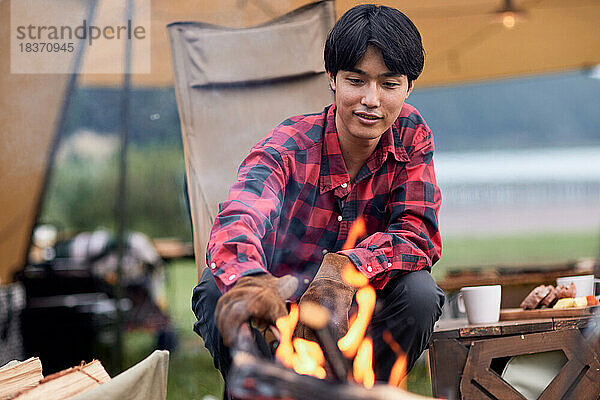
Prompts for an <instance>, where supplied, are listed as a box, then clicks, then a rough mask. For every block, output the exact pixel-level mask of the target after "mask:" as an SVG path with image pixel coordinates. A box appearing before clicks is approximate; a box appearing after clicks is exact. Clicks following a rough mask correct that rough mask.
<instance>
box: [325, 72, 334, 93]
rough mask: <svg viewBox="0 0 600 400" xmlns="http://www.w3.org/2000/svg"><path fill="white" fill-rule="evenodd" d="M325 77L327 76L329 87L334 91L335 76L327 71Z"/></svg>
mask: <svg viewBox="0 0 600 400" xmlns="http://www.w3.org/2000/svg"><path fill="white" fill-rule="evenodd" d="M327 78H329V87H330V88H331V90H333V91H334V92H335V76H333V75H332V74H331V72H328V73H327Z"/></svg>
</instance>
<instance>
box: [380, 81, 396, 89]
mask: <svg viewBox="0 0 600 400" xmlns="http://www.w3.org/2000/svg"><path fill="white" fill-rule="evenodd" d="M383 86H384V87H386V88H390V89H391V88H396V87H398V86H400V84H399V83H398V82H383Z"/></svg>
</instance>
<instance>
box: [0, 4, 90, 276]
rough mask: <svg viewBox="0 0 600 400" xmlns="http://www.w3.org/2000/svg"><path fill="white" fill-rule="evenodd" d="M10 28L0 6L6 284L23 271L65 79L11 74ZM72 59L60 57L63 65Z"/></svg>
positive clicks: (0, 246)
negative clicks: (18, 272) (62, 59)
mask: <svg viewBox="0 0 600 400" xmlns="http://www.w3.org/2000/svg"><path fill="white" fill-rule="evenodd" d="M77 3H81V2H77V1H70V2H68V3H66V4H65V9H69V12H70V13H71V14H73V15H75V14H79V15H78V18H84V15H85V11H86V9H85V7H82V6H79V7H78V4H77ZM71 6H72V7H71ZM49 12H50V11H49ZM10 27H11V23H10V1H1V2H0V54H2V57H0V93H1V96H0V134H1V140H0V177H1V182H2V190H1V191H0V284H6V283H10V282H11V281H12V280H13V276H14V274H15V272H17V271H19V270H21V269H22V268H23V267H24V266H25V262H26V257H27V251H28V248H29V239H30V236H31V231H32V229H33V225H34V223H35V218H36V217H37V214H38V210H39V205H40V197H41V195H42V190H43V187H44V180H45V178H46V169H47V167H48V159H49V156H50V153H51V150H52V149H51V147H52V143H53V139H54V134H55V131H56V126H57V122H58V118H59V116H60V111H61V108H62V105H63V103H64V101H65V92H66V88H67V82H68V79H69V75H66V74H63V75H56V74H55V75H50V74H18V73H11V70H10V56H9V55H10V52H11V48H10V37H11V35H10V31H9V29H10ZM74 54H75V52H73V53H65V54H64V57H65V62H70V60H69V58H72V57H74Z"/></svg>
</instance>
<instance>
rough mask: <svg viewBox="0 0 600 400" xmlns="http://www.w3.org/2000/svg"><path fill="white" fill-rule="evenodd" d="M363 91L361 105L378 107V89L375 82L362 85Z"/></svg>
mask: <svg viewBox="0 0 600 400" xmlns="http://www.w3.org/2000/svg"><path fill="white" fill-rule="evenodd" d="M364 90H365V91H364V93H363V97H362V101H361V103H362V105H364V106H365V107H368V108H376V107H379V91H378V88H377V84H376V83H371V84H368V85H365V86H364Z"/></svg>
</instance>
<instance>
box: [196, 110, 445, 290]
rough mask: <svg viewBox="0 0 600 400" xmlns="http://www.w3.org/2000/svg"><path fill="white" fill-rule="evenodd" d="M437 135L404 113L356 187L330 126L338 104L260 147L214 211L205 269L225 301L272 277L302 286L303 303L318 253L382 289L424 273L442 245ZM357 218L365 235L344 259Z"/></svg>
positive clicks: (289, 124)
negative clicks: (237, 288)
mask: <svg viewBox="0 0 600 400" xmlns="http://www.w3.org/2000/svg"><path fill="white" fill-rule="evenodd" d="M433 150H434V143H433V135H432V133H431V130H430V129H429V127H428V126H427V125H426V123H425V121H424V120H423V118H422V117H421V116H420V115H419V112H418V111H417V110H416V109H415V108H414V107H412V106H410V105H408V104H405V105H404V107H403V108H402V111H401V113H400V116H399V117H398V119H397V120H396V122H394V124H393V125H392V127H391V128H390V129H388V130H387V131H386V132H385V133H384V134H383V136H382V137H381V140H380V141H379V144H378V145H377V147H376V149H375V151H374V152H373V154H372V155H371V156H370V157H369V158H368V159H367V161H366V162H365V164H364V165H363V166H362V168H361V169H360V171H359V172H358V175H357V176H356V178H355V179H354V180H353V181H352V180H350V177H349V175H348V172H347V170H346V165H345V163H344V160H343V158H342V152H341V149H340V144H339V141H338V137H337V131H336V127H335V103H334V104H332V105H331V106H328V107H326V108H325V109H324V111H323V112H321V113H318V114H309V115H300V116H296V117H292V118H290V119H287V120H286V121H284V122H282V123H281V124H280V125H279V126H277V127H276V128H275V129H273V130H272V131H271V132H270V133H269V134H268V135H267V136H266V137H265V138H263V139H262V140H261V141H260V142H259V143H258V144H256V145H255V146H254V147H253V148H252V149H251V151H250V154H249V155H248V157H247V158H246V159H245V160H244V161H243V162H242V164H241V166H240V168H239V171H238V180H237V182H236V183H235V184H234V185H233V186H232V187H231V190H230V192H229V199H228V200H227V201H225V202H222V203H221V204H220V205H219V213H218V216H217V218H216V220H215V222H214V225H213V228H212V231H211V237H210V241H209V243H208V249H207V256H206V258H207V265H208V266H209V267H210V268H211V270H212V272H213V274H214V275H215V277H216V278H217V279H216V282H217V285H218V286H219V289H220V290H221V291H222V292H225V291H227V290H228V289H229V288H231V287H232V285H233V284H234V283H235V282H236V281H237V280H238V279H239V278H240V277H242V276H246V275H252V274H256V273H263V272H265V271H266V270H268V271H269V272H270V273H272V274H273V275H275V276H282V275H285V274H294V275H295V276H297V277H298V278H299V282H300V287H299V289H298V292H297V293H296V295H297V296H300V295H301V294H302V293H303V292H304V290H306V287H307V286H308V284H309V283H310V282H311V280H312V278H313V277H314V275H315V274H316V272H317V269H318V268H319V266H320V264H321V261H322V259H323V256H324V254H326V253H327V252H331V251H333V252H338V253H341V254H345V255H347V256H349V257H350V259H351V260H352V262H353V263H354V264H355V265H356V267H357V268H358V269H359V270H360V271H361V272H362V273H364V274H365V275H366V276H367V277H368V278H369V280H370V283H371V285H373V286H374V287H375V288H376V289H381V288H383V287H384V286H385V284H386V282H388V280H389V279H390V278H392V277H393V276H394V275H395V274H398V273H404V272H407V271H416V270H420V269H430V268H431V266H432V265H433V264H434V263H435V262H436V261H437V260H438V259H439V257H440V254H441V250H442V242H441V237H440V233H439V231H438V222H437V215H438V211H439V207H440V204H441V194H440V190H439V188H438V186H437V184H436V179H435V172H434V167H433ZM360 216H362V217H363V219H364V221H365V223H366V228H367V235H366V236H365V237H363V238H360V240H359V242H358V244H357V245H356V247H355V248H354V249H351V250H342V247H343V245H344V242H345V241H346V238H347V236H348V232H349V230H350V227H351V225H352V223H353V222H354V221H355V220H356V219H357V218H358V217H360Z"/></svg>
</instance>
